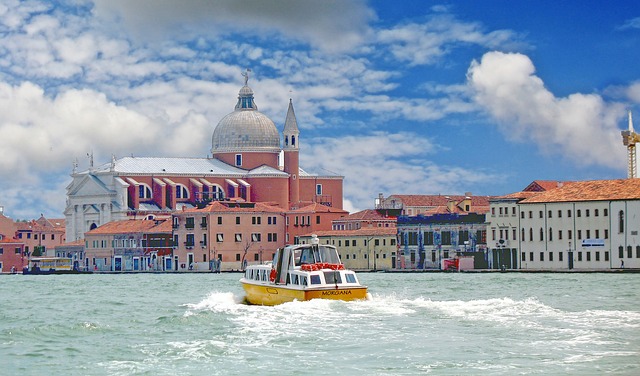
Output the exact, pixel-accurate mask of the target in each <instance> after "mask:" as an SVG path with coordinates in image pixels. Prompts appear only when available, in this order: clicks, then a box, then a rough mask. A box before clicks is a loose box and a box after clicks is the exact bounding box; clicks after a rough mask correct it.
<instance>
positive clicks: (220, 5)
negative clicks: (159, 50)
mask: <svg viewBox="0 0 640 376" xmlns="http://www.w3.org/2000/svg"><path fill="white" fill-rule="evenodd" d="M95 5H96V6H95V13H96V14H97V15H98V16H99V17H103V18H107V19H108V18H112V19H115V20H120V19H121V20H123V21H124V23H125V25H126V26H127V28H128V29H129V30H131V31H132V32H134V33H136V34H137V35H138V37H140V38H145V39H148V38H156V39H160V40H162V39H163V38H167V37H171V38H176V37H185V38H186V39H188V38H190V37H192V36H193V35H194V34H203V35H209V37H214V36H215V35H216V34H218V35H220V34H229V33H247V32H249V33H251V34H252V35H253V36H258V37H271V34H277V35H280V36H281V37H282V36H286V39H297V40H301V41H304V42H308V43H310V44H311V45H313V46H317V47H319V48H321V49H323V50H325V51H345V50H349V49H351V48H354V47H356V46H358V45H359V44H361V43H362V42H363V40H365V39H364V38H366V35H367V34H368V32H369V31H368V30H369V29H368V28H369V27H368V23H369V22H370V21H372V20H373V19H375V14H374V12H373V11H372V10H371V9H370V8H368V7H367V6H366V2H364V1H362V0H355V1H348V2H345V1H338V0H329V1H315V0H279V1H264V0H248V1H237V0H218V1H209V0H189V1H179V2H177V1H172V0H137V1H129V0H96V1H95Z"/></svg>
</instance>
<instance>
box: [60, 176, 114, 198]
mask: <svg viewBox="0 0 640 376" xmlns="http://www.w3.org/2000/svg"><path fill="white" fill-rule="evenodd" d="M76 179H78V180H77V181H75V180H76ZM112 194H115V192H114V191H112V190H111V189H109V188H108V187H107V186H106V185H105V184H104V183H103V182H102V181H101V180H100V179H98V178H97V177H96V176H95V175H85V176H83V177H76V178H74V182H73V183H71V185H70V186H69V188H68V196H71V197H74V196H75V197H78V196H99V195H112Z"/></svg>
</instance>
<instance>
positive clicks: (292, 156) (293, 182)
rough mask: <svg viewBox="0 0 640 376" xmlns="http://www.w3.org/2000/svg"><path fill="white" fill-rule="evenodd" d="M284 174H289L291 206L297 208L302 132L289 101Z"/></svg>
mask: <svg viewBox="0 0 640 376" xmlns="http://www.w3.org/2000/svg"><path fill="white" fill-rule="evenodd" d="M282 133H283V136H284V147H283V148H282V150H283V152H284V172H286V173H288V174H289V206H290V207H297V205H298V203H299V202H300V181H299V176H298V174H299V173H300V157H299V151H300V149H299V146H300V140H299V136H300V130H299V129H298V122H297V120H296V114H295V112H294V111H293V102H292V100H291V99H289V109H288V110H287V118H286V119H285V121H284V131H283V132H282Z"/></svg>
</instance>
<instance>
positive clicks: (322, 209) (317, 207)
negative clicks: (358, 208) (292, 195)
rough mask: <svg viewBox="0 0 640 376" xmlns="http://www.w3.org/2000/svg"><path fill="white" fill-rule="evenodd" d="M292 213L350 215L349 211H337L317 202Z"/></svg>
mask: <svg viewBox="0 0 640 376" xmlns="http://www.w3.org/2000/svg"><path fill="white" fill-rule="evenodd" d="M290 213H344V214H349V212H348V211H346V210H342V209H336V208H333V207H331V206H326V205H322V204H318V203H317V202H315V203H313V204H311V205H307V206H304V207H302V208H299V209H296V210H292V211H291V212H290Z"/></svg>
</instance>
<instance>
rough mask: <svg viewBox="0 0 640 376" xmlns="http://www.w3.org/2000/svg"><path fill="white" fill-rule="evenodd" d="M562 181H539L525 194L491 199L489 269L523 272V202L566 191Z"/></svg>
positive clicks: (488, 241)
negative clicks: (521, 247)
mask: <svg viewBox="0 0 640 376" xmlns="http://www.w3.org/2000/svg"><path fill="white" fill-rule="evenodd" d="M564 184H565V183H561V182H558V181H547V180H536V181H533V182H532V183H531V184H529V185H528V186H527V187H526V188H525V189H523V190H522V191H521V192H516V193H511V194H508V195H504V196H498V197H493V198H491V199H489V212H488V213H487V248H488V252H487V264H488V267H489V269H501V268H503V267H504V268H506V269H520V268H521V265H520V256H519V252H518V250H519V249H520V241H521V240H522V237H521V236H520V234H521V230H520V216H521V215H520V205H519V203H520V201H522V200H525V199H527V198H530V197H533V196H535V195H537V194H539V193H541V192H545V191H548V190H551V189H556V188H559V187H562V186H563V185H564Z"/></svg>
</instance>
